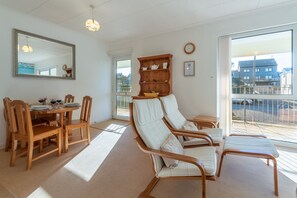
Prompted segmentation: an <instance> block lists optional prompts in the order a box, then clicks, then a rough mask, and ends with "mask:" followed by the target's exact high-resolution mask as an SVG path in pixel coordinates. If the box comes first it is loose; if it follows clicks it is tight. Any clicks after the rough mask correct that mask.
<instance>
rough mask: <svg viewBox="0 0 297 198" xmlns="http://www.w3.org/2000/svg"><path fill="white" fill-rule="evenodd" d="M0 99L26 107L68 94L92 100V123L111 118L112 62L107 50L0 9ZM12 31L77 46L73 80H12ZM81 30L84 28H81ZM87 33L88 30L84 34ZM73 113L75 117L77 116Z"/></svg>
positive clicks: (0, 128) (0, 139)
mask: <svg viewBox="0 0 297 198" xmlns="http://www.w3.org/2000/svg"><path fill="white" fill-rule="evenodd" d="M0 13H1V14H0V15H1V17H0V26H1V28H0V35H1V46H0V49H1V50H0V52H1V53H0V60H1V61H0V71H1V72H0V98H1V99H2V98H3V97H5V96H8V97H10V98H11V99H22V100H25V101H27V102H29V103H33V102H37V100H38V98H40V97H44V96H46V97H48V98H62V99H63V98H64V96H65V95H66V94H68V93H70V94H72V95H74V96H75V101H77V102H81V100H82V97H83V96H85V95H90V96H92V97H93V106H92V113H91V122H95V121H96V122H99V121H103V120H106V119H109V118H111V116H112V115H111V66H110V65H111V60H110V57H109V56H108V55H107V53H106V51H107V50H106V46H105V45H104V44H103V43H101V42H99V41H97V40H95V39H93V38H90V37H87V36H84V35H82V34H80V33H77V32H74V31H71V30H68V29H65V28H63V27H61V26H58V25H56V24H53V23H49V22H46V21H43V20H41V19H37V18H34V17H31V16H29V15H25V14H21V13H18V12H15V11H12V10H9V9H7V8H5V7H2V6H0ZM13 28H16V29H20V30H24V31H28V32H32V33H35V34H39V35H42V36H46V37H49V38H53V39H56V40H60V41H64V42H67V43H72V44H75V45H76V80H64V79H46V78H42V79H41V78H27V77H13V57H12V54H13V50H12V44H13V40H12V39H13ZM82 28H83V24H82ZM86 31H87V30H86ZM0 110H1V113H0V148H1V147H3V145H4V142H5V136H6V135H5V123H4V118H3V113H2V110H3V103H2V102H1V103H0ZM79 113H80V112H79V111H75V113H74V117H78V116H79Z"/></svg>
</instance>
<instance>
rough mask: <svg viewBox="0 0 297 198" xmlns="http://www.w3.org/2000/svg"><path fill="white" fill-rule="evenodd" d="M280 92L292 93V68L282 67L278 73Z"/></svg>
mask: <svg viewBox="0 0 297 198" xmlns="http://www.w3.org/2000/svg"><path fill="white" fill-rule="evenodd" d="M280 87H281V93H282V94H292V68H284V69H283V70H282V71H281V73H280Z"/></svg>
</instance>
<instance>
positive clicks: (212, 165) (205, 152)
mask: <svg viewBox="0 0 297 198" xmlns="http://www.w3.org/2000/svg"><path fill="white" fill-rule="evenodd" d="M215 151H216V149H215V147H211V146H207V147H198V148H190V149H184V155H187V156H191V157H195V158H197V159H198V160H199V161H200V162H201V163H202V164H203V166H204V169H205V172H206V176H214V175H215V174H216V171H217V156H216V152H215ZM157 176H158V177H169V176H201V172H200V170H199V169H198V167H197V166H195V165H194V164H190V163H187V162H183V161H179V163H178V165H177V166H176V167H175V168H168V167H166V166H163V168H162V169H161V171H160V172H159V174H158V175H157Z"/></svg>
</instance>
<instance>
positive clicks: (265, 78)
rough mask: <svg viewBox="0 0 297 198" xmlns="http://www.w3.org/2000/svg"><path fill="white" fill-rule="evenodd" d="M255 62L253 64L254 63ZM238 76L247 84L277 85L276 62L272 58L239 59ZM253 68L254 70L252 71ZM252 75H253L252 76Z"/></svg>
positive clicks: (278, 79)
mask: <svg viewBox="0 0 297 198" xmlns="http://www.w3.org/2000/svg"><path fill="white" fill-rule="evenodd" d="M254 62H255V64H254ZM238 65H239V78H240V79H241V80H242V81H243V82H245V83H247V84H248V85H255V86H263V85H264V86H268V85H272V86H279V85H280V83H279V81H280V78H279V73H278V72H277V63H276V61H275V60H274V59H273V58H272V59H261V60H256V61H254V60H247V61H239V63H238ZM253 70H254V71H253ZM253 76H254V77H253Z"/></svg>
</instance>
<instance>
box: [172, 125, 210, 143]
mask: <svg viewBox="0 0 297 198" xmlns="http://www.w3.org/2000/svg"><path fill="white" fill-rule="evenodd" d="M171 132H172V133H173V134H174V135H180V136H187V137H192V138H200V139H204V140H206V141H207V142H208V144H209V146H213V140H212V138H211V136H210V135H208V134H206V133H205V132H198V131H195V132H192V131H187V130H176V129H172V131H171Z"/></svg>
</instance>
